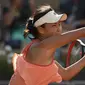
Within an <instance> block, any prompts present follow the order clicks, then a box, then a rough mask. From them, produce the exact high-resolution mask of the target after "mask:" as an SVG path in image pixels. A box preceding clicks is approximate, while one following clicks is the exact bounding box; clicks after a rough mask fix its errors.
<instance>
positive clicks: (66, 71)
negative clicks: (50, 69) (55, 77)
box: [55, 56, 85, 80]
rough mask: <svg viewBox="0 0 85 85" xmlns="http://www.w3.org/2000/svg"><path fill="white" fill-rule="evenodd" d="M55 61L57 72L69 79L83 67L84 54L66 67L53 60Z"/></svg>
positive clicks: (84, 62)
mask: <svg viewBox="0 0 85 85" xmlns="http://www.w3.org/2000/svg"><path fill="white" fill-rule="evenodd" d="M55 63H56V65H57V66H58V68H59V70H58V72H59V74H60V75H61V77H62V79H63V80H70V79H72V78H73V77H74V76H75V75H76V74H78V73H79V72H80V71H81V70H82V69H83V68H84V67H85V56H84V57H82V58H81V59H80V60H79V61H77V62H76V63H74V64H72V65H71V66H69V67H66V68H64V67H62V66H61V65H60V64H59V63H58V62H57V61H55Z"/></svg>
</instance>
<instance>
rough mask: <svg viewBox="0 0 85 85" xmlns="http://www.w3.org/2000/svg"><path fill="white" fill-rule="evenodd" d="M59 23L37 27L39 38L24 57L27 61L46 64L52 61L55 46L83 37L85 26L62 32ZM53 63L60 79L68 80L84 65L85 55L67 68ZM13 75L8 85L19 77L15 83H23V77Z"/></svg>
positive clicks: (17, 84) (84, 35)
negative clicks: (56, 67)
mask: <svg viewBox="0 0 85 85" xmlns="http://www.w3.org/2000/svg"><path fill="white" fill-rule="evenodd" d="M60 24H61V22H58V23H46V24H45V27H44V28H43V27H37V29H38V31H39V33H40V37H39V40H38V41H36V42H35V43H34V44H32V46H31V47H30V49H29V51H28V54H27V56H26V57H25V60H26V61H27V62H30V63H34V64H38V65H48V64H50V63H51V62H52V56H54V53H55V50H56V48H58V47H61V46H63V45H65V44H67V43H69V42H71V41H73V40H76V39H77V38H80V37H85V28H80V29H77V30H73V31H69V32H66V33H62V26H61V25H60ZM15 55H18V54H15ZM35 55H36V56H35ZM55 63H56V65H57V66H58V68H59V70H58V72H59V74H60V75H61V76H62V79H63V80H70V79H71V78H73V77H74V76H75V75H76V74H77V73H78V72H80V71H81V69H82V68H84V67H85V56H84V57H83V58H82V59H80V60H79V61H78V62H76V63H74V64H73V65H71V66H69V67H67V68H63V67H62V66H61V65H60V64H59V63H58V62H57V61H55ZM15 73H16V72H15ZM69 74H71V75H69ZM68 75H69V76H68ZM14 76H15V77H14V78H15V79H13V77H12V79H11V81H10V85H15V84H14V83H13V82H16V81H18V79H19V78H20V79H19V81H18V82H16V85H19V82H23V83H24V81H23V79H22V78H21V77H20V76H19V75H18V74H17V75H15V74H14ZM23 85H25V83H24V84H23Z"/></svg>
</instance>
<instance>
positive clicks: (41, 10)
mask: <svg viewBox="0 0 85 85" xmlns="http://www.w3.org/2000/svg"><path fill="white" fill-rule="evenodd" d="M51 10H52V8H51V6H50V5H43V6H41V7H39V8H38V9H37V10H36V13H35V15H34V17H33V19H31V18H29V19H28V21H27V24H26V29H25V30H24V38H25V37H27V35H28V34H29V33H31V34H32V35H33V36H34V37H35V38H36V39H37V38H39V32H38V30H37V28H36V27H34V23H35V22H36V21H37V20H38V19H40V18H41V17H42V16H44V15H45V14H46V13H48V12H49V11H51ZM41 27H44V24H43V25H41Z"/></svg>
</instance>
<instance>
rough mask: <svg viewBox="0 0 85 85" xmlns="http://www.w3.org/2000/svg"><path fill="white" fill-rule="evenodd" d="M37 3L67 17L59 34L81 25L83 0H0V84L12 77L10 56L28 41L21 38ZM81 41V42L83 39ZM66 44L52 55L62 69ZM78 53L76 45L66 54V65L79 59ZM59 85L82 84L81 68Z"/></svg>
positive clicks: (84, 77)
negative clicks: (68, 56) (67, 61)
mask: <svg viewBox="0 0 85 85" xmlns="http://www.w3.org/2000/svg"><path fill="white" fill-rule="evenodd" d="M41 4H50V5H51V6H52V7H53V8H54V9H55V11H56V12H58V13H66V14H67V15H68V19H67V20H66V21H65V22H63V23H62V26H63V32H66V31H70V30H73V29H78V28H80V27H84V26H85V0H0V85H7V84H8V82H9V80H10V78H11V76H12V74H13V69H12V63H11V59H12V56H13V54H14V53H15V52H17V53H20V52H21V50H22V48H23V47H24V46H25V45H26V44H27V43H29V42H30V41H31V40H30V39H29V38H27V39H24V38H23V30H24V29H25V24H26V21H27V19H28V18H29V17H30V16H31V15H32V14H33V13H34V12H35V9H36V7H38V6H40V5H41ZM81 40H82V41H83V42H84V43H85V38H81ZM70 44H71V43H69V44H67V45H65V46H62V47H60V48H58V49H56V52H55V59H56V60H57V61H58V62H59V63H60V64H61V65H62V66H63V67H66V58H67V55H68V49H69V45H70ZM83 48H84V46H83ZM83 51H84V50H83ZM80 52H82V46H81V45H80V44H79V43H78V42H77V43H76V44H75V46H74V47H73V49H72V52H71V55H70V56H71V57H70V65H71V64H73V63H75V62H76V61H78V60H79V59H80V58H81V57H82V56H81V54H80ZM69 75H70V74H69ZM69 75H68V76H69ZM52 85H56V84H55V83H54V84H52ZM57 85H58V84H57ZM59 85H85V68H84V69H83V70H82V71H81V72H80V73H79V74H78V75H76V76H75V77H74V78H73V79H72V80H70V81H69V82H68V81H66V82H64V81H63V82H62V83H61V84H59Z"/></svg>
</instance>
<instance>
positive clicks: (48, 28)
mask: <svg viewBox="0 0 85 85" xmlns="http://www.w3.org/2000/svg"><path fill="white" fill-rule="evenodd" d="M61 33H62V25H61V22H57V23H47V24H45V34H47V35H51V36H52V35H60V34H61Z"/></svg>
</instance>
